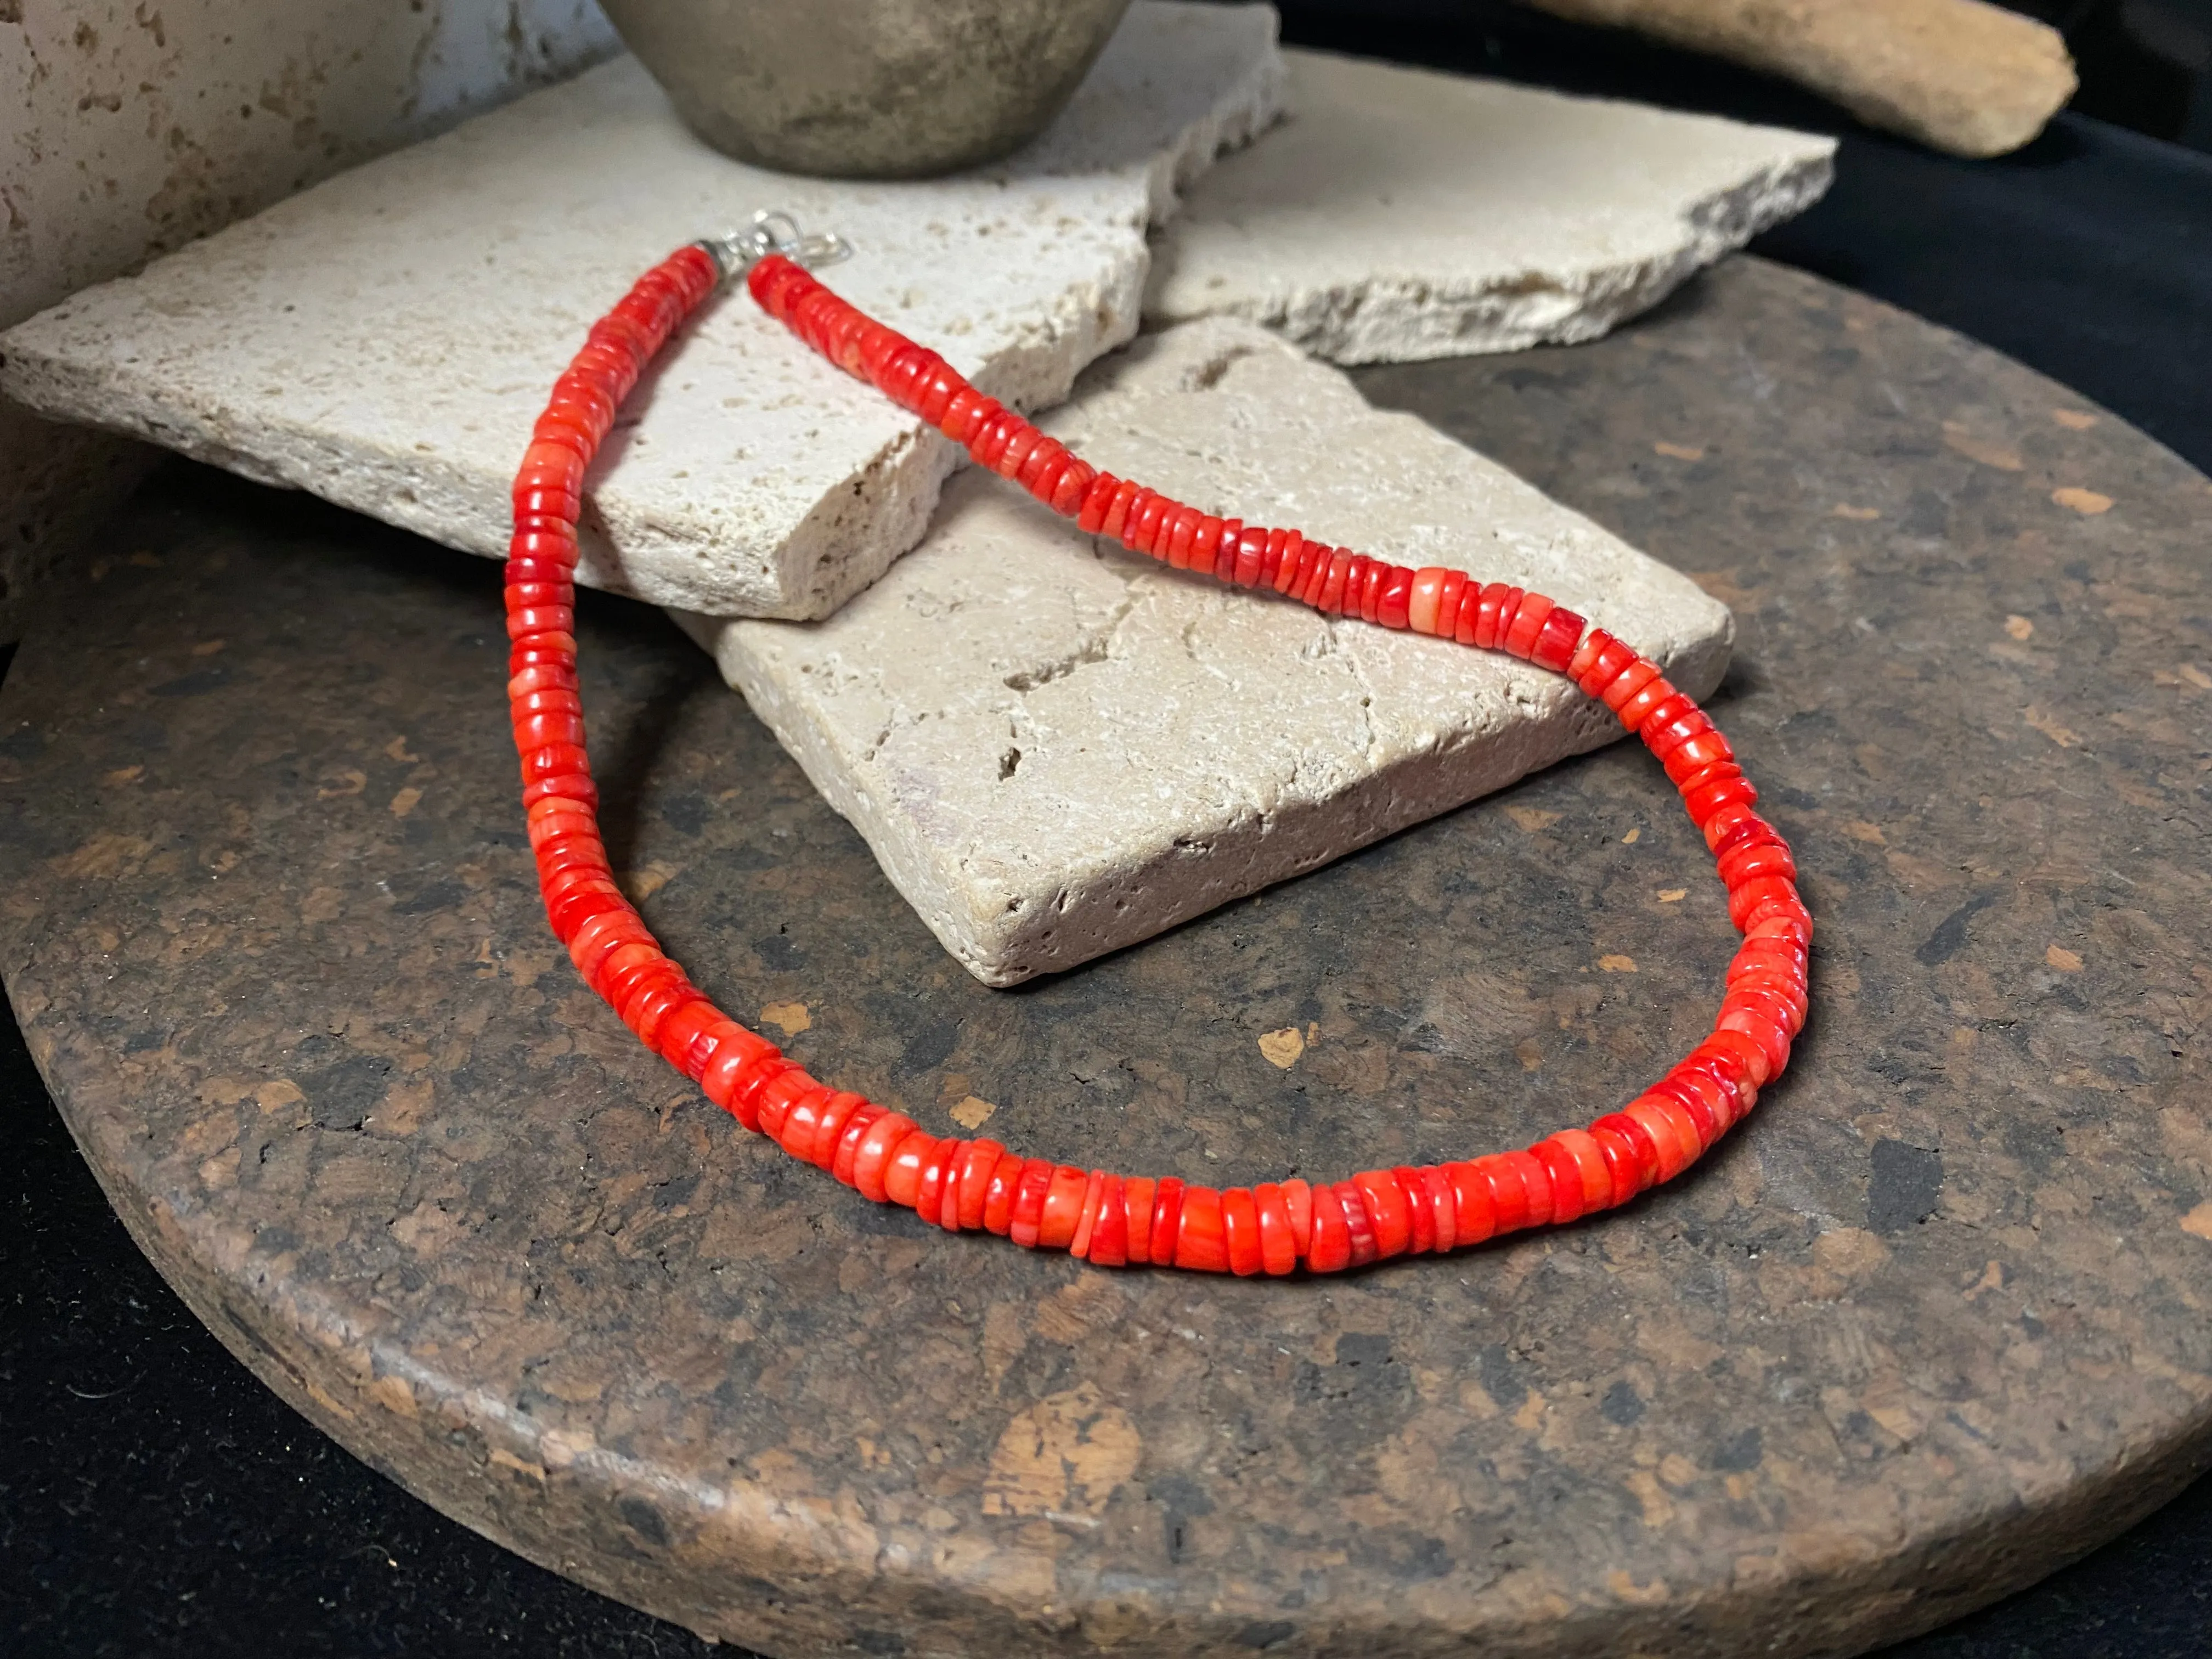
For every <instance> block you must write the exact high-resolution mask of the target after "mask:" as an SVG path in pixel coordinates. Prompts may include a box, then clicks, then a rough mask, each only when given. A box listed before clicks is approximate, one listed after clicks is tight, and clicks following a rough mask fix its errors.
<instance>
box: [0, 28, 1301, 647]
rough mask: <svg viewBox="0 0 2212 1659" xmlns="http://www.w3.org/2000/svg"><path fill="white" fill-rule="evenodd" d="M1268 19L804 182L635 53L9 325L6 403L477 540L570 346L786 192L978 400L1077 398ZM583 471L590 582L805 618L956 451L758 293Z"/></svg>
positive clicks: (482, 542) (1247, 117) (894, 528)
mask: <svg viewBox="0 0 2212 1659" xmlns="http://www.w3.org/2000/svg"><path fill="white" fill-rule="evenodd" d="M1274 27H1275V24H1274V14H1273V11H1272V10H1271V9H1268V8H1267V7H1265V6H1250V7H1228V8H1224V7H1216V6H1204V5H1170V4H1160V3H1140V4H1139V5H1137V6H1135V7H1133V8H1132V9H1131V11H1130V13H1129V15H1128V17H1127V20H1126V21H1124V23H1123V25H1122V27H1121V30H1120V31H1119V33H1117V34H1116V35H1115V38H1114V40H1113V41H1112V42H1111V43H1110V44H1109V46H1108V48H1107V50H1106V52H1104V54H1103V56H1102V57H1101V58H1100V59H1099V61H1098V63H1097V64H1096V65H1095V66H1094V67H1093V69H1092V70H1091V74H1090V76H1088V77H1087V78H1086V80H1085V82H1084V84H1083V86H1082V88H1080V90H1079V92H1078V93H1077V94H1076V96H1075V99H1074V100H1073V102H1072V103H1071V105H1070V106H1068V107H1067V108H1066V110H1065V111H1063V112H1062V113H1061V115H1060V118H1058V119H1057V120H1056V121H1055V122H1054V125H1052V126H1051V127H1050V128H1049V129H1048V131H1046V132H1045V134H1044V135H1043V136H1042V137H1041V138H1039V139H1038V140H1037V141H1036V143H1033V144H1031V145H1030V146H1029V147H1028V148H1026V149H1024V150H1023V151H1022V152H1021V153H1020V154H1018V155H1016V156H1015V157H1013V158H1012V160H1010V161H1006V162H1004V163H1000V164H998V165H995V166H993V167H987V168H982V169H979V170H977V171H975V172H973V173H965V174H962V175H959V176H957V177H955V178H951V179H934V180H930V181H927V182H923V183H909V184H880V183H878V184H870V183H860V182H852V181H838V180H827V179H799V178H793V177H788V176H786V175H782V174H778V173H767V172H763V171H761V170H758V169H756V168H752V167H746V166H744V165H743V164H742V163H739V162H737V161H731V160H729V159H727V158H726V157H724V156H721V155H717V154H715V153H714V151H713V150H711V149H708V148H707V147H706V146H705V145H704V144H702V143H700V142H699V141H698V140H697V139H696V138H694V137H692V136H691V135H690V132H688V131H686V130H685V128H684V125H683V123H682V122H681V121H679V120H678V118H677V117H676V115H675V114H674V112H672V111H671V108H670V106H669V103H668V100H667V99H666V98H665V96H664V95H663V94H661V92H660V90H659V88H657V87H656V86H655V85H654V84H653V82H652V81H651V80H650V79H648V78H647V76H646V74H645V72H644V71H643V70H641V68H640V67H639V66H638V65H637V64H636V63H635V61H634V60H632V59H629V58H622V59H617V60H616V61H614V62H612V63H611V64H606V65H605V66H603V67H601V68H599V69H597V70H592V71H590V72H589V73H587V74H586V75H584V76H580V77H579V78H578V79H576V80H574V81H573V82H568V83H567V84H565V85H562V86H558V87H554V88H549V89H547V90H546V91H544V92H541V93H538V94H533V95H532V96H531V97H528V98H526V99H523V100H520V101H519V102H517V103H515V104H513V105H511V106H507V108H505V109H502V110H500V111H497V112H494V113H492V114H490V115H487V116H484V117H483V118H479V119H477V120H475V121H472V122H471V123H469V124H468V125H465V126H463V127H461V128H459V130H457V131H454V132H453V133H450V134H448V135H447V136H446V137H441V138H438V139H435V140H432V141H431V142H429V143H424V144H421V145H418V146H416V147H415V148H414V149H409V150H406V151H404V152H402V153H401V154H398V155H392V156H390V157H387V158H386V159H384V160H382V161H376V162H373V163H371V164H369V165H368V166H366V167H360V168H357V169H356V170H355V171H354V172H351V173H346V174H344V175H343V176H341V177H340V178H337V179H333V180H331V181H330V182H328V183H326V184H324V185H319V187H317V188H316V189H313V190H311V191H307V192H306V193H304V194H303V195H301V196H298V197H294V198H292V199H291V200H289V201H287V202H284V203H283V204H280V205H278V206H276V207H275V208H273V209H271V210H269V211H267V212H265V213H264V214H261V215H260V216H258V217H256V218H254V219H252V220H250V221H247V222H244V223H242V224H240V225H236V226H234V227H232V228H229V229H228V230H225V231H223V232H221V233H219V234H216V235H215V236H212V237H210V238H209V239H208V240H205V241H203V242H199V243H196V244H194V245H193V246H190V247H187V248H185V249H184V250H182V251H181V252H178V253H176V254H174V255H172V256H171V257H169V258H166V259H163V260H161V261H160V262H159V263H157V264H154V265H153V266H151V267H149V269H148V270H146V271H145V272H144V273H143V274H142V275H140V276H136V277H131V278H129V279H126V280H124V281H121V282H117V283H108V284H106V285H105V286H102V287H100V288H97V289H91V290H89V291H88V292H86V293H83V294H80V295H77V296H76V297H75V298H73V299H70V300H69V301H64V303H62V304H61V305H59V306H58V307H53V308H52V309H51V310H49V311H47V312H46V313H42V314H41V315H40V316H38V317H36V318H33V319H31V320H30V321H28V322H27V323H25V324H23V325H21V326H19V327H17V328H15V329H14V330H13V331H10V332H9V334H7V335H6V336H5V337H0V352H4V356H5V364H4V368H0V390H4V392H6V393H7V395H8V396H9V397H11V398H15V399H16V400H17V401H19V402H21V403H23V404H28V405H29V406H30V407H32V408H33V409H34V410H38V411H40V412H41V413H43V414H46V415H50V416H57V417H59V418H63V419H67V420H75V421H81V422H90V423H92V424H94V425H98V426H103V427H106V428H111V429H112V430H116V431H121V432H125V433H130V434H132V435H137V436H140V437H147V438H151V439H154V440H155V441H157V442H160V443H163V444H166V445H167V446H168V447H171V448H173V449H179V450H182V451H183V452H185V453H187V454H190V455H193V456H196V457H197V458H199V459H204V460H209V461H214V462H216V463H217V464H219V465H224V466H228V467H230V468H231V469H233V470H234V471H239V472H242V473H245V474H246V475H247V476H249V477H255V478H259V479H263V480H265V481H268V482H270V483H281V484H289V485H295V486H297V487H299V488H301V489H309V490H313V492H315V493H316V494H318V495H323V496H325V497H327V498H328V499H330V500H331V501H337V502H340V503H342V504H343V505H344V506H347V507H355V508H357V509H359V510H361V511H363V512H366V513H373V514H374V515H375V516H377V517H379V518H381V519H384V520H388V521H390V522H392V523H393V524H397V525H400V526H404V527H406V528H408V529H410V530H415V531H418V532H422V533H423V534H425V535H428V536H430V537H433V538H436V539H437V540H439V541H442V542H445V543H447V544H450V545H453V546H455V547H459V548H465V549H466V550H469V551H471V552H475V553H482V554H489V555H499V554H501V553H503V551H504V550H505V544H506V539H507V480H508V478H509V477H511V475H512V472H513V467H514V465H515V463H516V461H517V459H519V457H520V453H521V449H522V446H523V444H524V443H525V442H526V440H527V437H528V434H529V430H530V425H531V422H532V419H533V417H534V416H536V414H537V411H538V408H539V407H540V405H541V404H542V403H543V401H544V395H545V391H546V388H547V387H548V386H550V385H551V384H552V381H553V379H554V377H555V376H556V374H558V373H559V372H560V370H561V368H562V366H563V364H564V363H565V362H567V360H568V356H570V354H571V353H573V352H574V349H575V348H576V347H577V345H578V344H579V343H580V341H581V339H582V337H583V334H584V331H585V330H586V328H587V327H588V326H589V325H590V324H591V322H592V319H595V318H596V317H598V316H599V315H600V314H601V313H604V312H605V310H606V309H607V307H609V306H611V304H612V303H613V302H614V301H616V300H617V299H618V298H619V297H620V296H621V295H622V293H623V290H624V289H626V288H627V287H628V286H629V283H630V282H631V281H632V280H634V279H635V276H637V274H638V273H639V272H640V271H641V270H644V269H645V267H646V266H647V265H648V264H651V263H652V262H653V260H654V259H657V258H659V257H660V256H661V255H663V254H664V253H665V252H667V251H668V250H669V249H670V248H671V247H673V246H677V245H678V244H680V243H683V242H684V241H688V240H693V239H695V238H697V237H699V236H702V235H705V234H710V233H714V232H716V231H719V230H720V229H723V228H726V227H728V226H730V225H732V224H733V223H736V222H742V221H743V220H744V219H745V218H746V217H747V216H749V215H750V214H751V213H752V212H753V211H754V210H757V209H760V208H764V207H781V208H784V209H787V210H790V211H792V212H793V213H795V214H796V215H797V216H799V219H800V220H801V221H802V222H805V223H806V224H807V225H809V226H811V227H816V228H835V229H836V230H838V231H841V232H842V233H843V234H845V235H846V236H848V238H850V239H851V240H852V241H853V243H854V246H856V247H857V248H858V249H859V250H860V254H861V257H860V258H856V259H854V261H853V262H852V263H851V264H848V265H846V266H843V267H842V268H841V269H840V270H839V271H838V273H837V282H838V285H839V287H840V289H842V291H843V292H844V293H845V294H847V295H848V296H849V297H850V298H851V299H853V300H854V301H855V302H857V303H858V304H860V305H861V306H863V307H866V308H867V309H868V310H870V311H872V312H873V313H876V314H877V315H878V316H880V317H882V318H884V319H885V320H886V321H889V322H890V323H893V324H894V325H896V326H898V327H900V328H902V329H903V330H906V331H908V332H910V333H913V334H915V335H917V336H920V337H923V338H925V339H927V340H928V341H929V342H930V343H932V344H933V345H934V346H936V347H937V348H938V349H940V350H942V351H943V352H945V355H946V356H948V357H949V358H950V359H951V361H952V362H954V363H955V364H956V365H957V367H958V368H960V369H961V371H962V372H963V374H968V375H969V377H970V378H972V379H973V380H975V381H976V382H977V384H979V385H981V386H983V387H984V388H985V389H987V391H989V392H992V393H994V395H996V396H998V397H1000V398H1005V399H1006V401H1008V402H1010V403H1013V404H1019V405H1022V406H1025V407H1033V406H1037V405H1041V404H1049V403H1053V402H1056V401H1058V400H1059V399H1060V398H1061V397H1063V396H1064V395H1065V394H1066V391H1067V388H1068V386H1069V383H1070V382H1071V381H1072V380H1073V378H1074V376H1075V374H1076V373H1077V371H1078V370H1079V369H1080V368H1082V367H1083V366H1084V365H1085V363H1087V362H1090V361H1091V359H1093V358H1094V357H1096V356H1098V355H1099V354H1100V353H1101V352H1103V351H1105V350H1107V349H1110V348H1111V347H1113V346H1114V345H1115V344H1117V343H1120V342H1121V341H1122V340H1124V339H1126V338H1127V337H1129V335H1130V334H1132V333H1133V331H1135V328H1136V326H1137V319H1138V315H1139V301H1140V298H1141V293H1142V287H1143V283H1144V277H1145V271H1146V264H1147V255H1146V246H1145V232H1146V226H1147V225H1148V224H1149V223H1151V222H1152V221H1153V220H1155V219H1157V218H1158V217H1159V216H1162V215H1164V213H1166V212H1167V210H1169V208H1170V205H1171V204H1172V203H1173V200H1174V197H1175V192H1176V189H1177V188H1178V187H1179V186H1181V185H1183V184H1186V183H1187V182H1188V179H1190V178H1191V177H1192V176H1193V175H1194V174H1195V173H1196V172H1197V171H1199V170H1200V168H1202V167H1204V166H1205V165H1206V164H1207V163H1208V162H1209V161H1211V160H1212V157H1213V155H1215V154H1216V152H1217V151H1218V150H1219V149H1222V148H1223V147H1224V146H1225V145H1231V144H1234V143H1239V142H1241V141H1243V139H1245V138H1247V137H1249V136H1250V134H1251V133H1252V132H1253V131H1255V130H1256V129H1257V128H1258V127H1259V126H1261V125H1263V124H1264V123H1265V122H1266V121H1267V120H1268V119H1269V118H1271V117H1272V114H1273V111H1274V108H1275V104H1276V100H1277V97H1278V94H1279V85H1280V81H1281V75H1282V70H1281V62H1280V59H1279V56H1278V55H1277V53H1276V50H1275V46H1274ZM629 415H630V416H635V419H634V420H626V421H625V423H624V424H623V426H622V427H621V428H618V431H617V436H616V438H615V439H614V440H613V441H611V442H610V444H609V447H608V453H607V454H606V455H605V457H604V458H603V459H602V462H601V465H599V468H598V469H597V470H596V471H595V472H594V474H593V476H592V478H591V480H590V495H591V500H590V502H589V504H588V506H587V510H586V524H585V526H584V529H585V556H584V562H583V564H582V567H581V570H580V576H581V579H582V580H585V581H586V582H589V583H592V584H593V585H595V586H605V587H611V588H615V589H617V590H620V591H626V592H632V593H635V594H637V595H638V596H640V597H641V598H644V599H652V600H654V601H657V602H659V603H662V604H666V605H684V606H687V607H689V608H691V609H693V610H697V611H709V612H714V613H718V614H733V613H743V614H751V615H768V616H781V617H811V616H819V615H823V614H825V613H827V612H828V611H832V610H834V609H835V608H836V606H837V605H839V604H840V603H842V601H843V600H844V599H847V598H848V597H849V596H850V595H851V594H853V593H854V592H858V591H859V590H860V588H862V587H865V586H866V585H867V584H868V583H869V582H870V581H872V580H874V579H875V578H876V577H877V576H878V575H879V574H881V573H882V572H883V570H884V568H885V567H886V566H887V565H889V564H890V562H891V560H892V559H894V558H896V556H898V555H899V554H900V553H902V552H903V551H904V550H906V549H907V548H908V547H910V546H912V545H913V544H914V543H915V540H916V539H917V538H919V537H920V536H921V533H922V531H923V529H924V528H925V527H926V526H927V522H928V519H929V513H930V510H931V508H932V507H933V505H934V503H935V501H936V498H937V492H938V489H939V485H940V483H942V481H943V479H944V477H945V474H946V473H947V472H948V471H950V470H951V466H952V465H953V461H954V453H953V452H952V450H951V447H950V446H949V445H948V444H947V443H945V441H944V440H942V439H941V438H939V437H938V436H937V435H934V434H933V433H929V432H927V431H925V430H923V429H922V428H921V427H920V426H919V424H918V423H917V422H915V420H914V419H913V418H912V417H911V416H908V415H906V414H905V413H903V412H902V411H900V410H896V409H894V408H893V407H891V406H890V404H887V403H885V402H884V399H883V398H881V397H880V396H878V394H877V393H876V392H873V391H872V390H871V389H869V388H867V387H866V386H860V385H859V384H858V383H856V382H854V380H850V379H849V378H848V377H847V376H845V375H843V374H840V373H838V372H837V371H836V370H835V369H833V368H830V367H829V366H828V365H827V364H825V363H823V362H821V361H819V360H818V359H817V358H816V357H815V356H813V354H811V352H809V351H807V350H806V349H805V347H803V346H801V345H800V344H799V343H798V342H796V341H795V340H793V338H791V337H789V336H788V335H787V333H786V332H785V331H784V330H783V329H782V327H781V325H778V324H776V323H774V322H772V321H771V320H769V319H768V318H767V317H765V316H763V314H762V313H760V311H759V310H758V309H757V307H755V306H754V305H753V304H752V303H751V302H750V301H749V300H746V299H744V297H743V296H742V295H737V296H733V297H731V298H729V299H726V300H725V301H722V302H721V303H720V304H719V305H718V306H716V307H714V308H713V309H711V310H710V311H708V313H705V314H704V315H703V316H702V319H701V320H700V321H699V322H698V324H697V325H696V327H695V328H694V330H693V331H692V333H691V335H690V337H689V338H687V339H686V340H685V342H684V347H683V349H682V351H681V353H680V354H678V356H676V357H675V358H674V359H673V360H672V361H671V364H670V366H669V367H667V368H665V370H664V371H663V372H662V373H660V374H659V375H657V376H656V377H654V378H653V380H650V381H649V382H648V383H647V385H646V386H642V387H641V389H640V391H639V392H638V393H637V394H636V397H635V400H634V402H633V404H632V405H631V408H630V410H629Z"/></svg>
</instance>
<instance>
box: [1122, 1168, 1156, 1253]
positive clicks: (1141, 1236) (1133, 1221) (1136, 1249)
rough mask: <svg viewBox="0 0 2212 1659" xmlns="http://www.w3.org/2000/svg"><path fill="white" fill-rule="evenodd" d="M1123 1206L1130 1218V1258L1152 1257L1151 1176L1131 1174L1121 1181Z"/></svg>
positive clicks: (1128, 1247)
mask: <svg viewBox="0 0 2212 1659" xmlns="http://www.w3.org/2000/svg"><path fill="white" fill-rule="evenodd" d="M1121 1208H1122V1210H1123V1211H1124V1212H1127V1216H1128V1218H1129V1232H1128V1243H1127V1250H1128V1258H1129V1260H1130V1261H1131V1262H1133V1263H1134V1262H1139V1261H1151V1260H1152V1180H1151V1178H1150V1177H1149V1176H1127V1177H1126V1178H1125V1179H1124V1180H1123V1181H1122V1182H1121Z"/></svg>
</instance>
